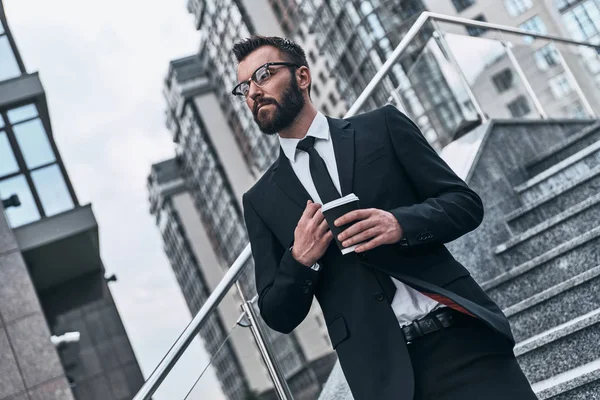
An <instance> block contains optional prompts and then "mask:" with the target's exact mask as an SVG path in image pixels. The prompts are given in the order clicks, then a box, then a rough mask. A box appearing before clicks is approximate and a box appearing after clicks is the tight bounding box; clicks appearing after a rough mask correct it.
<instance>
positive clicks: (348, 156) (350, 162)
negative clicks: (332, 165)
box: [327, 117, 354, 196]
mask: <svg viewBox="0 0 600 400" xmlns="http://www.w3.org/2000/svg"><path fill="white" fill-rule="evenodd" d="M327 120H328V122H329V131H330V132H331V139H332V141H333V150H334V152H335V161H336V164H337V168H338V175H339V177H340V185H341V187H342V196H346V195H347V194H349V193H352V182H353V181H354V129H351V128H350V123H349V122H348V121H345V120H343V119H336V118H329V117H327Z"/></svg>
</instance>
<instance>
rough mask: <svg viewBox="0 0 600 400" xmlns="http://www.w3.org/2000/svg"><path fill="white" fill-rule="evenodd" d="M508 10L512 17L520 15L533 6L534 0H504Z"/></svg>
mask: <svg viewBox="0 0 600 400" xmlns="http://www.w3.org/2000/svg"><path fill="white" fill-rule="evenodd" d="M504 6H505V7H506V11H508V14H509V15H510V16H511V17H518V16H519V15H521V14H523V13H524V12H525V11H527V10H529V9H530V8H531V7H533V1H532V0H504Z"/></svg>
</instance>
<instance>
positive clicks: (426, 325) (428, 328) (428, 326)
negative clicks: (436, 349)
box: [415, 317, 439, 336]
mask: <svg viewBox="0 0 600 400" xmlns="http://www.w3.org/2000/svg"><path fill="white" fill-rule="evenodd" d="M415 323H416V324H417V325H418V326H419V328H420V329H421V332H422V333H423V336H425V335H427V334H429V333H432V332H435V331H437V330H439V327H438V326H437V325H436V323H435V322H434V321H433V319H432V318H431V317H425V318H423V319H421V320H418V321H415Z"/></svg>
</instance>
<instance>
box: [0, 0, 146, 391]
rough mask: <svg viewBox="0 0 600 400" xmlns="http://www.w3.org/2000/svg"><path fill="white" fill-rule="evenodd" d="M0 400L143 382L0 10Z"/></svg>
mask: <svg viewBox="0 0 600 400" xmlns="http://www.w3.org/2000/svg"><path fill="white" fill-rule="evenodd" d="M0 59H1V60H2V61H1V62H0V160H1V161H0V199H2V205H1V206H0V399H2V400H4V399H11V400H12V399H28V398H32V399H33V398H35V399H44V400H46V399H48V400H52V399H57V400H58V399H61V400H62V399H67V400H68V399H81V400H84V399H91V398H102V399H110V400H125V399H131V397H132V396H133V395H134V394H135V393H136V392H137V390H138V389H139V388H140V387H141V385H142V383H143V376H142V374H141V371H140V368H139V366H138V363H137V361H136V358H135V355H134V353H133V349H132V347H131V344H130V342H129V339H128V337H127V333H126V331H125V329H124V326H123V324H122V321H121V318H120V316H119V314H118V312H117V309H116V306H115V304H114V302H113V299H112V296H111V293H110V290H109V288H108V284H107V282H108V281H111V280H114V279H115V278H114V277H110V278H108V279H107V278H105V276H104V275H105V271H104V266H103V264H102V260H101V258H100V253H99V243H98V224H97V222H96V220H95V218H94V214H93V212H92V209H91V205H89V204H88V205H80V204H79V202H78V200H77V196H76V195H75V191H74V189H73V186H72V185H71V182H70V180H69V176H68V175H67V172H66V170H65V166H64V164H63V162H62V159H61V157H60V153H59V152H58V149H57V147H56V143H55V142H54V138H53V131H52V125H51V121H50V116H49V111H48V105H47V102H46V96H45V93H44V89H43V87H42V84H41V82H40V79H39V76H38V74H37V73H28V72H27V71H26V69H25V66H24V63H23V60H22V59H21V57H20V55H19V53H18V51H17V47H16V44H15V40H14V38H13V36H12V35H11V33H10V31H9V29H8V24H7V20H6V16H5V15H4V11H3V7H2V2H1V1H0Z"/></svg>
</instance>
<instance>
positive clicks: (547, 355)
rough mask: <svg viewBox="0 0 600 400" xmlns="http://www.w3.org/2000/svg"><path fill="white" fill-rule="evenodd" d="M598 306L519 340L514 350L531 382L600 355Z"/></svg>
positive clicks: (569, 368)
mask: <svg viewBox="0 0 600 400" xmlns="http://www.w3.org/2000/svg"><path fill="white" fill-rule="evenodd" d="M598 343H600V309H596V310H594V311H592V312H590V313H587V314H585V315H582V316H581V317H577V318H575V319H573V320H571V321H569V322H566V323H564V324H562V325H559V326H557V327H555V328H552V329H550V330H547V331H545V332H543V333H540V334H539V335H536V336H533V337H531V338H529V339H527V340H524V341H522V342H520V343H518V344H517V345H516V346H515V349H514V352H515V356H517V360H518V361H519V364H520V365H521V368H522V369H523V372H524V373H525V375H526V376H527V379H529V382H531V383H532V384H534V383H537V382H540V381H543V380H546V379H548V378H551V377H552V376H555V375H558V374H562V373H565V372H567V371H569V370H572V369H574V368H577V367H581V366H583V365H585V364H588V363H590V362H592V361H594V360H597V359H598V358H600V346H598Z"/></svg>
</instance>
